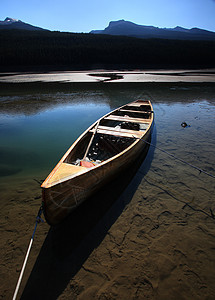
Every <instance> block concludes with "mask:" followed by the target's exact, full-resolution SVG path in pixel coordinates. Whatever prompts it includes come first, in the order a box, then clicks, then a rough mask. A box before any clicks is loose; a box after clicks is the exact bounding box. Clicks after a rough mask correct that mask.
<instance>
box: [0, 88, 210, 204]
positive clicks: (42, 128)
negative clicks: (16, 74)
mask: <svg viewBox="0 0 215 300" xmlns="http://www.w3.org/2000/svg"><path fill="white" fill-rule="evenodd" d="M214 91H215V89H214V87H213V86H201V85H199V86H198V85H194V86H192V85H190V86H189V85H186V86H184V85H177V84H171V85H159V84H158V85H155V86H153V85H152V86H150V85H142V86H141V85H133V86H132V85H124V86H121V87H120V86H119V87H117V86H116V84H115V85H113V86H111V85H109V86H107V85H106V86H104V87H100V86H96V87H95V88H93V87H89V88H86V87H81V88H80V87H73V86H69V85H64V84H58V85H56V84H52V85H49V86H47V85H46V84H42V83H41V84H23V85H9V86H8V87H7V86H3V89H2V90H1V93H0V141H1V144H0V176H1V177H0V178H1V186H0V187H1V190H2V191H3V190H4V191H5V187H7V185H8V183H9V184H11V182H13V186H14V188H16V184H18V183H20V182H21V181H24V180H25V179H27V178H28V179H30V180H31V179H32V180H34V179H37V180H41V179H44V178H45V177H46V176H47V175H48V174H49V172H50V171H51V169H52V168H53V167H54V166H55V164H56V163H57V162H58V160H59V159H60V158H61V156H62V155H63V154H64V153H65V151H66V150H67V149H68V148H69V146H70V145H71V144H72V143H73V142H74V141H75V139H76V138H77V137H78V136H79V135H80V134H81V133H82V132H83V131H84V130H85V129H86V128H88V127H89V125H90V124H92V123H93V122H94V121H96V120H97V119H98V118H99V117H101V116H102V115H104V114H106V113H107V112H109V111H111V110H113V109H115V108H117V107H118V106H121V105H123V104H126V103H128V102H131V101H133V100H135V99H138V98H143V99H150V100H151V101H152V104H153V107H154V111H155V124H156V133H154V135H156V140H157V146H159V147H162V148H163V149H164V150H168V151H169V152H171V153H172V154H174V155H176V156H178V157H179V158H182V159H184V160H186V161H188V162H189V163H193V164H194V165H197V166H198V167H200V168H202V169H205V170H206V171H208V172H209V173H210V172H211V173H213V174H215V150H214V149H215V130H214V129H215V96H214V95H215V93H214ZM183 121H185V122H186V123H187V124H188V125H189V127H187V128H182V127H181V123H182V122H183ZM158 152H159V151H158ZM156 153H157V151H156ZM157 154H158V155H159V156H160V157H161V156H163V154H162V153H157ZM170 161H171V163H173V164H174V163H175V162H173V161H172V160H171V158H169V157H168V156H165V157H164V158H163V161H162V164H163V166H168V167H170V165H169V164H170ZM157 167H158V166H157ZM182 167H183V168H185V170H184V172H186V170H187V167H185V166H182V165H180V168H182ZM172 168H173V166H172ZM191 171H192V170H191ZM167 172H168V170H167ZM175 176H177V173H175V174H174V177H175ZM12 189H13V187H12ZM10 190H11V187H10ZM1 201H4V199H1Z"/></svg>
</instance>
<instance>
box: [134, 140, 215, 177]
mask: <svg viewBox="0 0 215 300" xmlns="http://www.w3.org/2000/svg"><path fill="white" fill-rule="evenodd" d="M139 140H140V141H142V142H144V143H146V144H148V145H150V146H152V147H154V148H156V149H158V150H160V151H161V152H163V153H166V154H167V155H169V156H171V157H173V158H174V159H176V160H179V161H180V162H182V163H184V164H186V165H188V166H190V167H191V168H194V169H196V170H198V171H199V172H200V173H204V174H205V175H207V176H210V177H212V178H215V176H214V175H213V174H210V173H208V172H206V171H204V170H202V169H200V168H199V167H196V166H194V165H192V164H190V163H188V162H187V161H185V160H183V159H181V158H179V157H177V156H175V155H173V154H171V153H169V152H168V151H166V150H163V149H161V148H159V147H157V146H155V145H153V144H151V143H149V142H147V141H145V140H142V139H141V138H139Z"/></svg>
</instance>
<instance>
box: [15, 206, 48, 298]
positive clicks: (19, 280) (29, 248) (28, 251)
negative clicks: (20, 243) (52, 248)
mask: <svg viewBox="0 0 215 300" xmlns="http://www.w3.org/2000/svg"><path fill="white" fill-rule="evenodd" d="M41 214H42V206H41V207H40V209H39V211H38V214H37V217H36V224H35V227H34V232H33V234H32V237H31V240H30V243H29V246H28V250H27V253H26V255H25V260H24V263H23V265H22V270H21V273H20V275H19V279H18V282H17V285H16V289H15V292H14V294H13V300H16V297H17V294H18V292H19V288H20V284H21V281H22V277H23V274H24V271H25V267H26V264H27V261H28V256H29V254H30V251H31V247H32V244H33V241H34V235H35V232H36V229H37V224H38V223H40V222H41V221H42V222H43V220H42V219H41Z"/></svg>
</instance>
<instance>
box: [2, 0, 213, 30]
mask: <svg viewBox="0 0 215 300" xmlns="http://www.w3.org/2000/svg"><path fill="white" fill-rule="evenodd" d="M6 17H11V18H15V19H19V20H21V21H23V22H26V23H29V24H31V25H34V26H39V27H42V28H45V29H49V30H57V31H68V32H90V31H91V30H98V29H104V28H105V27H107V26H108V24H109V22H110V21H117V20H121V19H124V20H126V21H131V22H134V23H136V24H139V25H152V26H156V27H160V28H173V27H176V26H181V27H185V28H189V29H190V28H193V27H198V28H202V29H206V30H210V31H215V0H0V20H1V21H3V20H4V19H5V18H6Z"/></svg>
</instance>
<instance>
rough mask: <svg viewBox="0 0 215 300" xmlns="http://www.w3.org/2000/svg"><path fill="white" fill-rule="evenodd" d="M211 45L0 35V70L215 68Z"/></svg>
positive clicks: (17, 32)
mask: <svg viewBox="0 0 215 300" xmlns="http://www.w3.org/2000/svg"><path fill="white" fill-rule="evenodd" d="M214 53H215V41H187V40H186V41H181V40H164V39H138V38H131V37H122V36H110V35H94V34H87V33H86V34H80V33H62V32H48V31H24V30H23V31H22V30H0V68H1V70H7V69H14V70H15V69H16V70H18V69H25V68H26V69H32V70H33V69H34V68H35V67H37V68H40V69H43V68H44V69H45V68H48V69H62V68H64V69H68V70H70V69H74V70H75V69H87V68H107V69H108V68H156V67H157V68H170V67H171V68H182V67H183V68H188V67H196V68H199V67H215V55H214Z"/></svg>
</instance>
